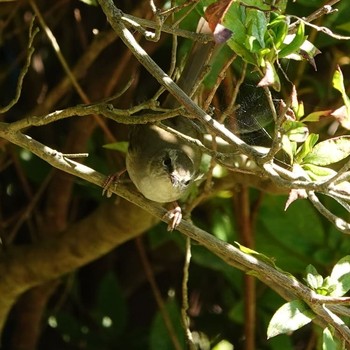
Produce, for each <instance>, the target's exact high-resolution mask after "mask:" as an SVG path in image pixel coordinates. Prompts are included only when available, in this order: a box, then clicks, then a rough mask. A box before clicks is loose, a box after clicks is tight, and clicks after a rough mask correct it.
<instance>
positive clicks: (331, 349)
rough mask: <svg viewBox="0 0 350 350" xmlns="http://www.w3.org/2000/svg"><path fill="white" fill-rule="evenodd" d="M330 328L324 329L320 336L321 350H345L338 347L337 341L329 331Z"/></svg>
mask: <svg viewBox="0 0 350 350" xmlns="http://www.w3.org/2000/svg"><path fill="white" fill-rule="evenodd" d="M330 327H331V326H328V327H326V328H325V329H324V330H323V336H322V340H323V341H322V350H342V349H345V348H344V347H343V346H341V345H340V343H339V341H338V340H337V339H336V338H334V337H333V334H332V332H331V331H330V329H329V328H330Z"/></svg>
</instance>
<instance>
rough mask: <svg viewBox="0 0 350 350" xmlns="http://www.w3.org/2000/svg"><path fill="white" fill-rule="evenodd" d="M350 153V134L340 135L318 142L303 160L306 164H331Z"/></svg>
mask: <svg viewBox="0 0 350 350" xmlns="http://www.w3.org/2000/svg"><path fill="white" fill-rule="evenodd" d="M349 154H350V136H340V137H335V138H333V139H329V140H325V141H322V142H320V143H318V144H317V145H316V146H315V147H314V148H313V150H312V151H311V152H310V153H309V154H307V155H306V156H305V158H304V160H303V163H305V164H314V165H321V166H323V165H329V164H333V163H336V162H339V161H341V160H343V159H345V158H346V157H348V156H349Z"/></svg>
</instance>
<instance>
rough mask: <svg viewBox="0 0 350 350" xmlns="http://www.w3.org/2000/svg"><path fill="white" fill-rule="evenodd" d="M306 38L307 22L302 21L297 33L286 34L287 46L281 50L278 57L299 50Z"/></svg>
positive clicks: (285, 42) (285, 41)
mask: <svg viewBox="0 0 350 350" xmlns="http://www.w3.org/2000/svg"><path fill="white" fill-rule="evenodd" d="M305 39H306V37H305V24H304V22H300V24H299V26H298V30H297V32H296V34H288V35H287V36H286V38H285V40H284V44H285V46H284V47H283V48H282V49H281V50H280V51H279V53H278V57H280V58H282V57H286V56H288V55H290V54H292V53H294V52H298V51H299V50H300V47H301V45H302V44H303V43H304V41H305Z"/></svg>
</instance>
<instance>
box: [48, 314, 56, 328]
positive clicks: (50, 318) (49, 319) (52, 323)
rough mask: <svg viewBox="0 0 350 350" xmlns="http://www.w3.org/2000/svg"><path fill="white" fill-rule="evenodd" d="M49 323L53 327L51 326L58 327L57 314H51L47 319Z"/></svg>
mask: <svg viewBox="0 0 350 350" xmlns="http://www.w3.org/2000/svg"><path fill="white" fill-rule="evenodd" d="M47 324H48V325H49V326H50V327H51V328H57V326H58V323H57V318H56V317H55V316H50V317H49V318H48V319H47Z"/></svg>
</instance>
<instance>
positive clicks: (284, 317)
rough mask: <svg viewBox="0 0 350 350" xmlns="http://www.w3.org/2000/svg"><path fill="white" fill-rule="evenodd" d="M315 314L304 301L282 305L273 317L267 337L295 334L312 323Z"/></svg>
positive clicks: (294, 301)
mask: <svg viewBox="0 0 350 350" xmlns="http://www.w3.org/2000/svg"><path fill="white" fill-rule="evenodd" d="M314 317H315V314H314V313H313V312H312V311H311V309H310V308H309V307H308V306H307V304H305V303H304V302H303V301H302V300H293V301H291V302H289V303H286V304H284V305H282V306H281V307H280V308H279V309H278V310H277V311H276V312H275V314H274V315H273V316H272V319H271V321H270V323H269V326H268V328H267V337H268V338H272V337H275V336H276V335H279V334H284V333H290V332H293V331H295V330H297V329H299V328H301V327H303V326H305V325H306V324H308V323H310V322H311V321H312V319H313V318H314Z"/></svg>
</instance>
